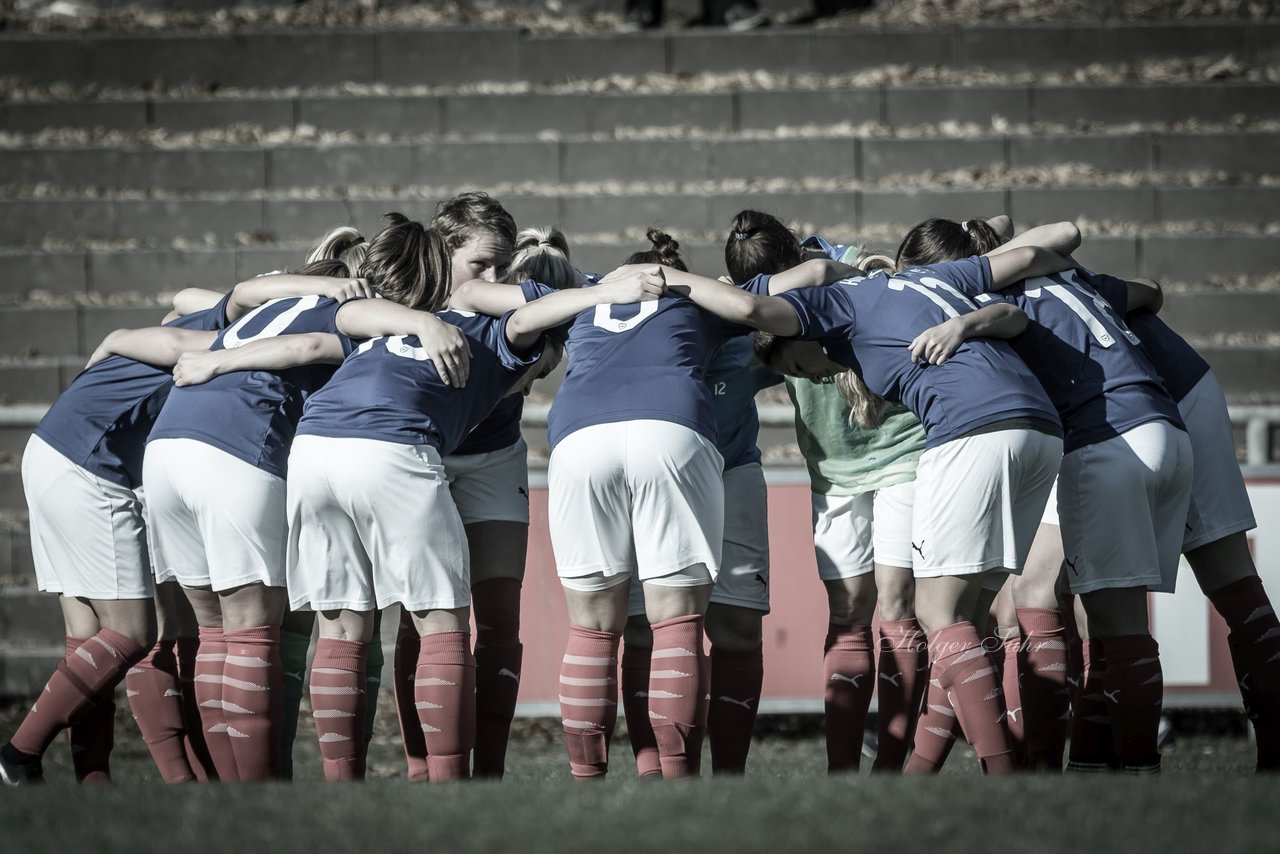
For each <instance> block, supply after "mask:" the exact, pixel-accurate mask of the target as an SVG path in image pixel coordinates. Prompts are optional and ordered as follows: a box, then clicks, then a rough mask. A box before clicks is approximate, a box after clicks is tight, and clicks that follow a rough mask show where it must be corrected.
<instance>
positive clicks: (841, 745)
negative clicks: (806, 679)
mask: <svg viewBox="0 0 1280 854" xmlns="http://www.w3.org/2000/svg"><path fill="white" fill-rule="evenodd" d="M874 644H875V637H874V635H872V633H871V627H870V626H840V625H836V624H835V623H831V624H830V625H829V626H828V627H827V639H826V643H825V644H824V645H823V657H822V681H823V684H824V685H825V686H826V687H825V689H824V694H823V708H824V709H825V711H826V728H827V773H834V772H837V771H857V770H858V766H859V764H860V763H861V761H862V731H863V728H864V727H865V726H866V723H867V709H868V708H870V706H871V694H872V692H873V691H874V690H875V674H876V659H875V649H874Z"/></svg>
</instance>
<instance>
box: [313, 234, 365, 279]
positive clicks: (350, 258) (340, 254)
mask: <svg viewBox="0 0 1280 854" xmlns="http://www.w3.org/2000/svg"><path fill="white" fill-rule="evenodd" d="M367 257H369V244H368V243H367V242H365V239H364V235H363V234H361V233H360V231H359V230H358V229H355V228H352V227H351V226H349V225H342V226H338V227H337V228H335V229H333V230H332V231H330V232H329V233H328V234H326V235H325V236H324V237H321V238H320V240H319V242H317V243H316V245H315V246H313V247H311V251H310V252H308V253H307V261H306V263H307V264H314V263H316V262H317V261H341V262H342V263H343V264H345V265H346V267H347V269H348V270H359V269H360V266H361V265H362V264H363V263H364V260H365V258H367Z"/></svg>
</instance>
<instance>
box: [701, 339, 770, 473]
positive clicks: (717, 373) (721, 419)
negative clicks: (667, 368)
mask: <svg viewBox="0 0 1280 854" xmlns="http://www.w3.org/2000/svg"><path fill="white" fill-rule="evenodd" d="M752 340H753V339H752V337H751V336H750V335H739V336H738V337H736V338H730V339H729V340H728V341H726V342H724V344H723V345H722V346H721V347H720V349H719V350H717V351H716V353H715V355H714V356H712V358H711V364H710V365H709V366H708V368H707V385H709V386H711V399H712V401H713V402H714V403H715V411H716V432H717V438H716V450H717V451H719V452H720V456H722V457H724V468H725V471H728V470H729V469H732V468H737V467H738V466H744V465H746V464H747V463H758V462H760V448H758V447H757V446H756V441H757V440H758V439H759V438H760V414H759V413H758V412H757V411H756V392H758V391H760V390H761V389H763V388H768V387H769V386H772V385H777V384H778V383H780V382H782V375H781V374H777V373H774V372H773V371H771V370H769V368H767V367H766V366H765V365H763V364H761V362H760V360H759V359H757V358H756V354H755V352H754V351H753V350H752Z"/></svg>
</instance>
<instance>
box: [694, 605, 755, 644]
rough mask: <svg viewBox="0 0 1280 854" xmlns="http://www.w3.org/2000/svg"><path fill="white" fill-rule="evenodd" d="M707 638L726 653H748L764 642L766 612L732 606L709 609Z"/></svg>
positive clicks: (712, 606)
mask: <svg viewBox="0 0 1280 854" xmlns="http://www.w3.org/2000/svg"><path fill="white" fill-rule="evenodd" d="M707 638H708V639H709V640H710V641H711V645H712V646H713V647H715V648H717V649H722V650H725V651H726V652H748V651H750V650H753V649H756V648H757V647H759V646H760V644H761V643H762V642H763V640H764V612H763V611H756V610H753V609H751V608H736V607H734V606H732V605H717V604H715V603H712V605H711V606H710V607H709V608H707Z"/></svg>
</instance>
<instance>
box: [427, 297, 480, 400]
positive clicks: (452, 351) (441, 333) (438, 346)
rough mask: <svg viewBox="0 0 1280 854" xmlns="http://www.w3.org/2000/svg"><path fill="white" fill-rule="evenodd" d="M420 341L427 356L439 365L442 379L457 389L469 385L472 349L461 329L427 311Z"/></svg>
mask: <svg viewBox="0 0 1280 854" xmlns="http://www.w3.org/2000/svg"><path fill="white" fill-rule="evenodd" d="M418 340H419V341H420V342H421V343H422V349H423V350H425V351H426V353H427V358H428V359H430V360H431V362H432V364H434V365H435V366H436V373H438V374H439V375H440V379H442V380H444V381H445V382H446V383H448V384H449V385H451V386H453V387H454V388H462V387H463V386H465V385H466V384H467V380H468V379H469V378H470V376H471V348H470V347H469V346H468V345H467V336H465V335H463V334H462V330H461V329H459V328H458V327H456V326H454V325H453V324H451V323H445V322H444V321H443V320H441V319H440V318H438V317H436V316H435V315H434V314H424V316H423V320H422V327H421V328H420V329H419V330H418Z"/></svg>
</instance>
